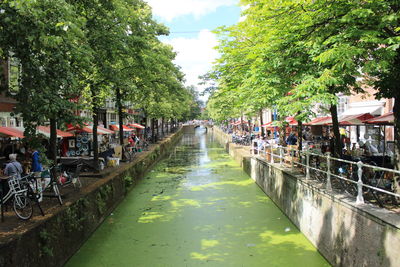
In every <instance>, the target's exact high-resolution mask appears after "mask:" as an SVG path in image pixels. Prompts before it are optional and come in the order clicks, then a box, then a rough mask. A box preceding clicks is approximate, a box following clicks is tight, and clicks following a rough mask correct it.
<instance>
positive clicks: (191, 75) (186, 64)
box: [165, 30, 218, 89]
mask: <svg viewBox="0 0 400 267" xmlns="http://www.w3.org/2000/svg"><path fill="white" fill-rule="evenodd" d="M165 42H166V43H168V44H170V45H172V46H173V47H174V50H175V51H176V52H177V57H176V59H175V63H176V64H177V65H179V66H181V67H182V71H183V72H184V73H185V75H186V85H195V86H196V87H198V88H200V86H198V83H199V82H200V80H199V79H198V76H199V75H203V74H205V73H206V72H207V71H209V70H210V69H211V67H212V62H213V61H214V60H215V59H216V58H217V57H218V52H217V51H216V50H214V49H213V48H214V47H215V46H217V44H218V41H217V38H216V36H215V34H213V33H212V32H210V31H209V30H202V31H200V33H199V34H198V36H197V37H196V38H175V39H171V40H167V41H165ZM200 89H201V88H200Z"/></svg>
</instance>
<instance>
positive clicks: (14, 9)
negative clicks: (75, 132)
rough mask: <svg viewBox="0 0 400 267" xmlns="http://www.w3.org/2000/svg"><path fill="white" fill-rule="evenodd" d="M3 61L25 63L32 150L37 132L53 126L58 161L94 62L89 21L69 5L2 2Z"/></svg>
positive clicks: (23, 89) (22, 94) (22, 103)
mask: <svg viewBox="0 0 400 267" xmlns="http://www.w3.org/2000/svg"><path fill="white" fill-rule="evenodd" d="M0 9H1V10H3V12H1V13H0V31H1V34H0V47H1V52H2V56H5V57H7V56H10V55H12V56H13V57H15V58H17V59H18V60H19V61H20V62H21V68H22V72H21V76H20V88H19V91H18V92H16V95H15V98H16V99H17V100H18V102H19V104H18V105H17V110H16V112H17V113H20V114H21V115H22V117H23V119H24V123H25V126H26V129H25V136H27V138H28V140H29V141H30V144H32V143H33V142H34V140H35V137H36V127H37V126H38V125H42V124H43V123H45V122H47V121H50V126H51V133H50V158H51V159H52V160H53V161H54V162H55V161H56V155H57V154H56V153H57V152H56V145H57V144H56V138H57V133H56V125H57V122H58V123H59V124H63V123H64V122H66V121H68V122H70V121H75V120H77V117H76V116H75V114H74V110H76V108H77V103H76V102H75V101H73V99H75V98H76V97H77V96H79V95H80V92H81V90H82V86H81V84H80V83H79V81H80V80H81V75H82V69H84V68H85V67H86V66H87V64H88V62H89V61H90V58H91V55H90V51H89V50H88V49H87V46H86V42H85V41H86V40H85V34H84V32H83V31H82V25H83V23H84V20H83V19H82V18H81V17H79V16H77V14H76V13H75V10H74V7H73V6H71V5H70V4H68V3H67V2H66V1H64V0H51V1H22V0H18V1H7V0H6V1H2V2H1V4H0Z"/></svg>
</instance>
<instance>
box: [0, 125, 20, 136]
mask: <svg viewBox="0 0 400 267" xmlns="http://www.w3.org/2000/svg"><path fill="white" fill-rule="evenodd" d="M0 136H3V137H18V138H24V132H23V131H22V130H19V129H16V128H13V127H0Z"/></svg>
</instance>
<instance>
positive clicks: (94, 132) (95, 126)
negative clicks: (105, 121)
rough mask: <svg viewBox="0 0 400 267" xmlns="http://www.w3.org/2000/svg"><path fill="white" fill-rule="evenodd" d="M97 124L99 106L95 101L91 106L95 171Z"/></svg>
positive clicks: (97, 163) (97, 153) (97, 158)
mask: <svg viewBox="0 0 400 267" xmlns="http://www.w3.org/2000/svg"><path fill="white" fill-rule="evenodd" d="M98 125H99V108H98V107H97V104H96V103H95V105H94V107H93V157H94V168H95V171H96V172H97V171H99V141H98V137H97V126H98Z"/></svg>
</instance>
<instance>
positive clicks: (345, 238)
mask: <svg viewBox="0 0 400 267" xmlns="http://www.w3.org/2000/svg"><path fill="white" fill-rule="evenodd" d="M209 132H210V133H212V134H213V135H214V136H215V138H216V139H217V140H218V141H219V142H220V143H221V144H222V145H223V146H225V148H226V149H227V151H228V152H229V154H230V155H232V156H233V157H234V158H235V159H236V160H237V161H238V162H239V163H240V164H241V165H242V166H243V168H244V170H245V171H246V172H247V173H248V174H249V175H250V176H251V178H252V179H254V180H255V182H256V183H257V184H258V185H259V186H260V187H261V189H262V190H263V191H264V192H265V193H266V194H267V195H268V196H269V197H270V198H271V199H272V200H273V201H274V202H275V204H276V205H277V206H278V207H279V208H280V209H281V210H282V211H283V212H284V213H285V214H286V215H287V216H288V217H289V219H290V220H291V221H292V222H293V223H294V224H295V225H296V226H297V227H298V228H299V229H300V230H301V232H302V233H303V234H304V235H305V236H306V237H307V238H308V239H309V240H310V241H311V242H312V243H313V244H314V246H315V247H317V249H318V250H319V251H320V253H321V254H322V255H323V256H324V257H325V258H326V259H327V260H328V261H329V262H330V263H331V264H332V265H334V266H400V227H399V226H400V216H399V215H398V214H395V213H393V212H389V211H386V210H383V209H380V208H375V207H372V206H370V205H367V204H365V205H356V204H355V203H354V201H353V200H351V199H349V198H348V197H347V196H344V195H338V194H334V193H330V192H327V191H326V190H324V189H322V188H320V187H319V186H318V184H314V183H313V182H312V181H305V180H304V179H302V178H304V177H302V175H299V174H298V173H297V174H296V173H293V172H291V169H288V168H283V167H281V166H280V165H279V164H271V163H267V162H266V161H264V160H263V159H261V158H256V157H253V158H252V157H250V155H249V151H248V150H249V149H248V148H246V149H244V148H239V147H238V146H237V145H235V144H231V143H229V141H230V140H229V138H230V137H229V136H228V135H226V134H225V133H223V132H222V131H221V130H219V129H218V128H216V127H214V129H213V130H212V131H209Z"/></svg>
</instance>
